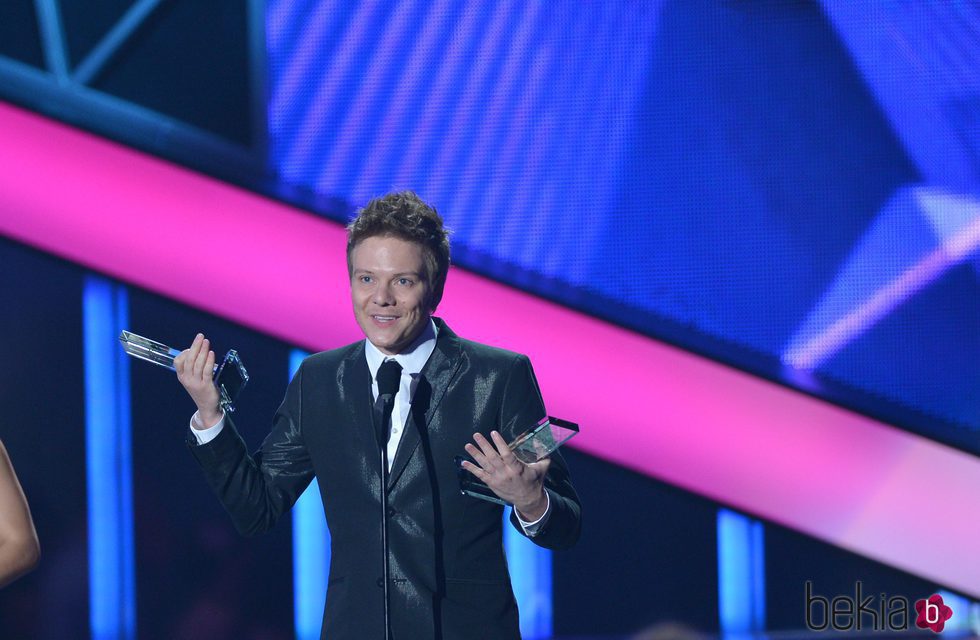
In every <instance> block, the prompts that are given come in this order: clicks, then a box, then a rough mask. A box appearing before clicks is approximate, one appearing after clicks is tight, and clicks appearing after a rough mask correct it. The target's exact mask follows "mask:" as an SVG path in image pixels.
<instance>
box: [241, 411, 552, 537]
mask: <svg viewBox="0 0 980 640" xmlns="http://www.w3.org/2000/svg"><path fill="white" fill-rule="evenodd" d="M222 422H224V418H222ZM544 497H545V499H546V500H547V501H548V502H547V504H546V505H545V507H544V513H543V514H542V515H541V517H540V518H538V519H537V520H535V521H534V522H526V521H525V520H524V518H522V517H521V513H520V511H518V510H517V509H516V508H515V509H514V515H515V516H517V521H518V522H520V523H521V528H522V529H524V535H526V536H527V537H528V538H533V537H534V536H536V535H538V532H540V531H541V529H543V528H544V525H546V524H547V523H548V517H549V516H550V515H551V495H550V494H549V493H548V492H547V491H545V492H544Z"/></svg>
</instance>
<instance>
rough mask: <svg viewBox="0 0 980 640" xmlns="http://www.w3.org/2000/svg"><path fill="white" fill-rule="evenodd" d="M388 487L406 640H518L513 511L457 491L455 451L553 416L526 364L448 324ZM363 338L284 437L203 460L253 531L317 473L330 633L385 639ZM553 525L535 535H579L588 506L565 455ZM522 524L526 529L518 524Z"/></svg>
mask: <svg viewBox="0 0 980 640" xmlns="http://www.w3.org/2000/svg"><path fill="white" fill-rule="evenodd" d="M436 322H437V324H438V325H439V334H438V339H437V341H436V347H435V350H434V351H433V353H432V356H431V357H430V358H429V360H428V362H427V363H426V365H425V367H424V368H423V369H422V375H421V380H420V382H419V385H418V387H417V389H416V392H415V396H414V398H413V401H412V409H411V422H412V424H411V426H408V427H407V428H406V431H405V433H404V434H403V436H402V441H401V443H400V444H399V446H398V451H397V453H396V455H395V458H394V460H393V461H392V469H391V475H390V481H389V483H388V504H389V510H388V513H389V516H390V520H389V523H390V524H389V540H390V549H391V554H390V564H391V576H392V583H393V584H392V588H391V590H390V591H391V618H392V627H393V631H394V638H395V640H411V639H425V638H441V639H445V640H455V639H466V640H472V639H477V638H500V639H508V640H510V639H514V638H519V637H520V634H519V631H518V614H517V606H516V603H515V601H514V596H513V592H512V591H511V587H510V578H509V575H508V572H507V564H506V561H505V558H504V553H503V543H502V533H503V528H502V507H500V506H498V505H496V504H493V503H489V502H486V501H483V500H478V499H475V498H472V497H468V496H464V495H462V494H461V493H460V491H459V483H458V479H457V476H456V466H455V464H454V462H453V458H454V456H457V455H461V454H462V453H463V445H465V444H466V443H467V442H470V441H471V440H472V436H473V433H475V432H477V431H479V432H481V433H483V434H484V435H486V436H487V437H489V432H490V431H491V430H493V429H496V430H498V431H500V432H501V433H502V434H503V435H504V437H505V438H506V439H508V440H510V439H512V438H513V437H514V436H516V435H517V434H519V433H520V432H522V431H524V430H525V429H527V428H528V427H530V426H531V425H533V424H534V423H535V422H537V421H538V420H540V419H541V418H542V417H544V416H545V409H544V405H543V403H542V401H541V395H540V392H539V391H538V385H537V381H536V380H535V378H534V373H533V371H532V370H531V364H530V361H529V360H528V359H527V357H526V356H523V355H520V354H516V353H512V352H509V351H504V350H502V349H496V348H493V347H488V346H485V345H481V344H478V343H475V342H471V341H469V340H463V339H460V338H459V337H458V336H456V335H455V334H454V333H453V332H452V331H451V330H450V329H449V327H448V326H446V325H445V323H443V322H442V321H441V320H438V319H436ZM372 404H373V399H372V395H371V376H370V373H369V371H368V367H367V361H366V359H365V355H364V342H363V341H360V342H357V343H354V344H352V345H348V346H346V347H342V348H340V349H335V350H333V351H326V352H323V353H318V354H315V355H313V356H310V357H309V358H307V359H306V360H305V361H304V362H303V364H302V366H301V367H300V369H299V371H298V372H297V374H296V375H295V376H294V378H293V380H292V382H291V383H290V384H289V388H288V390H287V392H286V397H285V399H284V400H283V403H282V405H281V406H280V408H279V410H278V411H277V412H276V416H275V422H274V424H273V427H272V431H271V432H270V434H269V435H268V437H267V438H266V439H265V441H264V442H263V443H262V447H261V449H260V450H259V451H258V452H257V453H256V454H255V455H254V456H251V457H250V456H249V455H248V453H247V450H246V446H245V444H244V442H243V441H242V439H241V437H240V436H239V435H238V433H237V432H236V431H235V429H234V426H233V425H231V424H230V422H229V424H227V425H226V427H225V429H223V430H222V431H221V433H220V434H219V435H218V437H217V438H215V439H214V440H213V441H211V442H209V443H207V444H204V445H201V446H192V447H191V451H192V452H193V454H194V456H195V458H196V459H197V460H198V462H199V463H200V464H201V466H202V467H203V469H204V471H205V475H206V477H207V480H208V482H209V484H210V485H211V487H212V488H213V489H214V491H215V492H216V493H217V495H218V497H219V498H220V500H221V502H222V503H223V504H224V506H225V508H226V509H227V510H228V512H229V513H230V514H231V517H232V519H233V520H234V522H235V526H236V527H237V528H238V530H239V531H241V532H242V533H244V534H246V535H252V534H256V533H259V532H262V531H265V530H267V529H269V528H270V527H272V526H273V525H274V524H275V522H276V520H277V519H278V518H279V516H280V515H282V514H283V513H284V512H285V511H286V510H288V509H289V508H290V507H291V506H292V504H293V503H294V502H295V501H296V499H297V498H298V496H299V495H300V494H301V493H302V491H303V490H304V489H305V488H306V486H307V485H308V484H309V482H310V481H311V480H312V479H313V478H314V477H316V480H317V482H318V483H319V488H320V495H321V496H322V498H323V508H324V511H325V513H326V517H327V523H328V524H329V527H330V535H331V562H330V578H329V586H328V590H327V601H326V607H325V609H324V624H323V636H324V637H329V638H330V640H347V639H350V640H364V639H365V638H367V639H371V638H383V637H384V613H383V606H384V598H383V590H382V588H381V585H382V584H383V581H382V578H381V576H382V573H383V569H382V557H381V530H380V526H381V525H380V513H379V512H380V490H379V483H380V467H381V465H380V461H379V453H378V445H377V442H376V439H375V435H374V431H373V425H372ZM545 484H546V490H547V491H548V493H549V496H550V500H551V513H550V516H549V518H548V521H547V524H546V525H545V526H544V528H543V529H542V530H541V531H540V532H539V533H538V534H537V535H536V536H535V537H534V538H532V540H533V541H534V542H535V543H536V544H538V545H541V546H543V547H548V548H553V549H560V548H566V547H569V546H571V545H572V544H574V543H575V541H576V540H577V539H578V535H579V526H580V509H579V502H578V497H577V496H576V494H575V490H574V488H573V487H572V484H571V481H570V479H569V475H568V470H567V467H566V465H565V463H564V461H563V460H562V458H561V456H560V455H559V454H557V452H556V453H555V454H553V456H552V463H551V467H550V469H549V472H548V476H547V478H546V483H545ZM511 521H512V524H513V526H515V527H516V528H517V530H518V531H520V532H521V533H522V534H523V530H522V529H521V527H520V525H519V524H518V523H517V521H516V518H515V517H514V516H513V515H512V516H511Z"/></svg>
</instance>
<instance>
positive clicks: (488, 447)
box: [473, 433, 500, 460]
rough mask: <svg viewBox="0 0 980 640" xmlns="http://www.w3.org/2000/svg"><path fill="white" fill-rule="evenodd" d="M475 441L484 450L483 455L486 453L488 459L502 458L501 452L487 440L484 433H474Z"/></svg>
mask: <svg viewBox="0 0 980 640" xmlns="http://www.w3.org/2000/svg"><path fill="white" fill-rule="evenodd" d="M473 441H474V442H475V443H476V444H477V446H478V447H480V450H481V451H483V455H485V456H486V457H487V459H488V460H493V459H495V458H498V459H499V458H500V454H498V453H497V450H496V449H494V448H493V445H492V444H490V441H489V440H487V439H486V438H485V437H484V436H483V434H482V433H474V434H473Z"/></svg>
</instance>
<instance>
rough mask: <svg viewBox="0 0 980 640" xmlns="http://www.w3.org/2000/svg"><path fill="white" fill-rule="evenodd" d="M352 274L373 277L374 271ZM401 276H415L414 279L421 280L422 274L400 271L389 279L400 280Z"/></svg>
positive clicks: (355, 271)
mask: <svg viewBox="0 0 980 640" xmlns="http://www.w3.org/2000/svg"><path fill="white" fill-rule="evenodd" d="M354 273H355V274H360V275H365V274H366V275H374V271H371V270H370V269H354ZM403 276H415V277H416V278H421V277H422V273H421V272H419V271H402V272H401V273H394V274H392V276H391V277H392V278H401V277H403Z"/></svg>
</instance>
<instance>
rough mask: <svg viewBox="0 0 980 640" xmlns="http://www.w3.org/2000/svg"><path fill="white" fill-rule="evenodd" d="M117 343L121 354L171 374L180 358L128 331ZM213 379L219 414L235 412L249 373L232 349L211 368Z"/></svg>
mask: <svg viewBox="0 0 980 640" xmlns="http://www.w3.org/2000/svg"><path fill="white" fill-rule="evenodd" d="M119 342H120V343H122V347H123V351H125V352H126V353H128V354H129V355H131V356H133V357H134V358H139V359H140V360H146V361H147V362H152V363H153V364H158V365H160V366H161V367H166V368H167V369H170V370H171V371H174V358H176V357H177V356H179V355H180V351H179V350H178V349H174V348H172V347H168V346H167V345H165V344H163V343H161V342H157V341H155V340H150V339H149V338H144V337H143V336H139V335H136V334H135V333H131V332H129V331H123V332H122V333H120V334H119ZM212 375H213V377H214V386H215V387H217V388H218V394H219V397H220V400H219V404H220V405H221V408H222V410H224V411H229V412H231V411H234V410H235V400H237V399H238V395H239V394H240V393H241V391H242V389H244V388H245V385H246V384H247V383H248V371H247V370H246V369H245V365H244V364H243V363H242V360H241V358H239V357H238V352H237V351H235V350H234V349H231V350H229V351H228V353H226V354H225V357H224V358H223V359H222V360H221V362H220V363H216V364H215V365H214V372H213V373H212Z"/></svg>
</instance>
